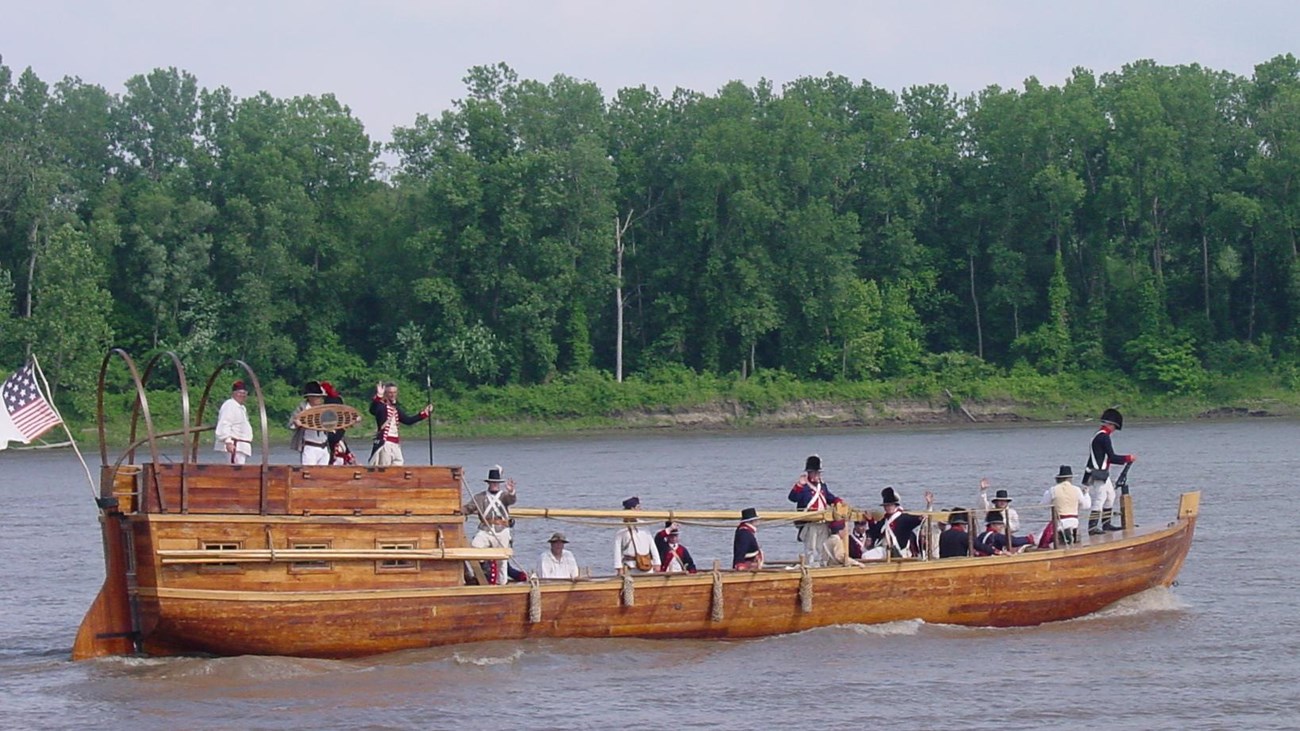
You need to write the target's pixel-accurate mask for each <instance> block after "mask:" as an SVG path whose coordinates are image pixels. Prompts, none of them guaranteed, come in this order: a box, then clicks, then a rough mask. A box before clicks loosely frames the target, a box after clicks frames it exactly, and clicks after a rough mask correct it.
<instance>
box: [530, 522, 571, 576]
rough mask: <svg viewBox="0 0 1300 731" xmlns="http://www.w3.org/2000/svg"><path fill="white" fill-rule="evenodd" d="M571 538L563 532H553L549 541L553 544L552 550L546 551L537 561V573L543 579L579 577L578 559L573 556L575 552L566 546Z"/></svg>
mask: <svg viewBox="0 0 1300 731" xmlns="http://www.w3.org/2000/svg"><path fill="white" fill-rule="evenodd" d="M568 542H569V539H567V538H565V537H564V534H563V533H552V534H551V538H550V540H549V541H547V543H549V544H551V550H549V551H544V552H543V553H542V556H541V558H540V559H539V560H538V562H537V575H538V576H540V577H541V578H543V579H576V578H578V560H577V559H575V558H574V557H573V553H572V552H570V551H569V549H567V548H565V545H566V544H568Z"/></svg>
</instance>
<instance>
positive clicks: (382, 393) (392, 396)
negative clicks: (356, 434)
mask: <svg viewBox="0 0 1300 731" xmlns="http://www.w3.org/2000/svg"><path fill="white" fill-rule="evenodd" d="M432 412H433V404H425V405H424V409H423V410H422V411H421V412H420V413H418V414H415V415H411V414H407V413H406V412H405V411H402V408H401V407H400V406H398V405H397V384H396V383H393V382H391V381H390V382H388V383H382V382H381V383H377V384H375V397H374V399H373V400H371V402H370V413H371V414H372V415H373V416H374V417H375V427H376V428H375V440H374V443H373V444H372V445H371V448H370V464H371V465H374V466H375V467H386V466H389V465H394V466H396V465H402V464H405V460H404V459H402V438H401V435H400V434H398V428H399V427H398V425H399V424H405V425H407V426H410V425H411V424H416V423H418V422H420V421H423V420H424V419H427V418H429V414H430V413H432Z"/></svg>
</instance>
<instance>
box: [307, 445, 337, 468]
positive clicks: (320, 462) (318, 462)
mask: <svg viewBox="0 0 1300 731" xmlns="http://www.w3.org/2000/svg"><path fill="white" fill-rule="evenodd" d="M329 463H330V450H329V447H313V446H311V445H310V444H305V445H303V448H302V464H303V466H304V467H318V466H324V465H327V464H329Z"/></svg>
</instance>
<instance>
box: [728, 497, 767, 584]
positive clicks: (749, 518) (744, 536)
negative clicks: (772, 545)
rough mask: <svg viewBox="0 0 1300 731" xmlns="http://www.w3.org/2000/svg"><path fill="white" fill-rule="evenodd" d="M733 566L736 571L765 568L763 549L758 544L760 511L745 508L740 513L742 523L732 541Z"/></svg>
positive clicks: (737, 527)
mask: <svg viewBox="0 0 1300 731" xmlns="http://www.w3.org/2000/svg"><path fill="white" fill-rule="evenodd" d="M731 568H733V569H735V570H736V571H755V570H757V569H761V568H763V549H762V548H760V547H759V545H758V511H757V510H755V509H754V508H745V509H744V510H743V511H741V513H740V525H738V526H736V535H735V538H734V539H733V540H732V542H731Z"/></svg>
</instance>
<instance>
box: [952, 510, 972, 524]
mask: <svg viewBox="0 0 1300 731" xmlns="http://www.w3.org/2000/svg"><path fill="white" fill-rule="evenodd" d="M969 522H970V521H969V520H967V518H966V508H953V509H952V512H951V513H948V525H966V524H967V523H969Z"/></svg>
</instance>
